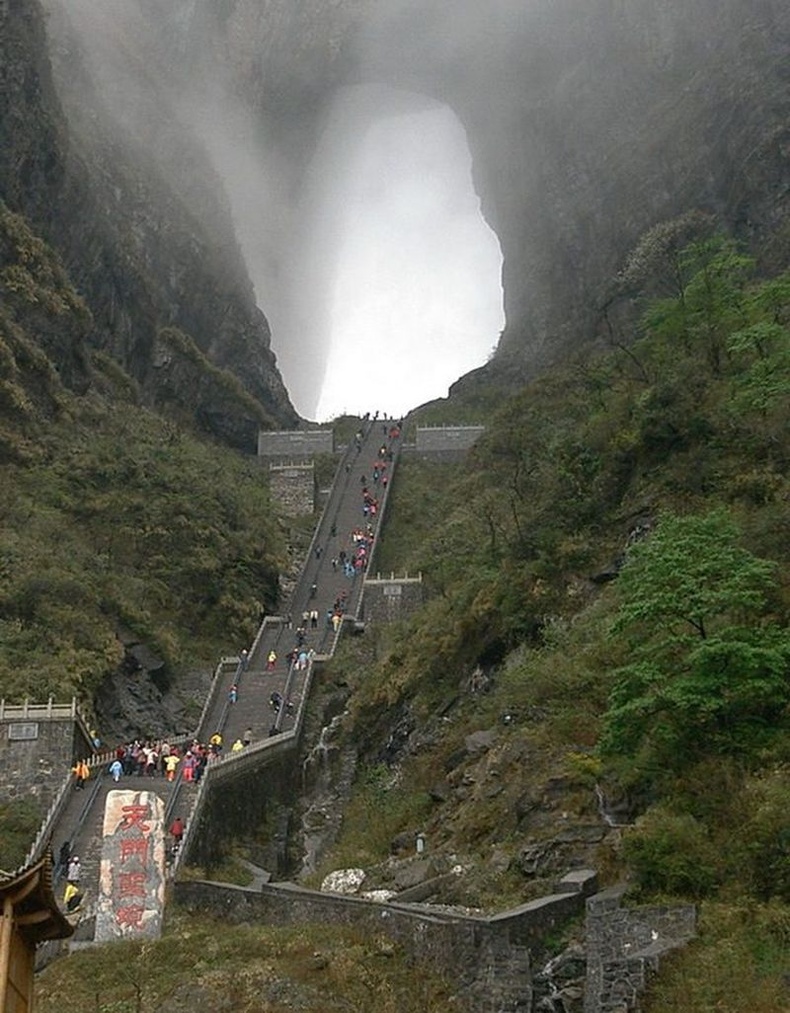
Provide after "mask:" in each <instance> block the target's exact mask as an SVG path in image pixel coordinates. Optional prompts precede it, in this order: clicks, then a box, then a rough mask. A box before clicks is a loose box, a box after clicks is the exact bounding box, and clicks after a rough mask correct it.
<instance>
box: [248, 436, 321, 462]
mask: <svg viewBox="0 0 790 1013" xmlns="http://www.w3.org/2000/svg"><path fill="white" fill-rule="evenodd" d="M334 452H335V433H334V430H333V429H305V430H302V429H295V430H286V431H281V432H263V431H262V432H260V433H259V434H258V456H259V457H266V458H278V457H279V458H283V457H290V458H295V457H315V456H316V455H317V454H334Z"/></svg>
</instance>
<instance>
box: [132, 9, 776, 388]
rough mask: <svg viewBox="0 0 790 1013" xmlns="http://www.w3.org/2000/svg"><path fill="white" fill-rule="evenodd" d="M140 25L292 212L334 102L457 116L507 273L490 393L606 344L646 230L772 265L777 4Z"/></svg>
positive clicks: (281, 12)
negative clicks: (691, 237)
mask: <svg viewBox="0 0 790 1013" xmlns="http://www.w3.org/2000/svg"><path fill="white" fill-rule="evenodd" d="M166 8H167V10H166ZM147 9H148V10H149V12H151V15H152V16H156V17H158V18H160V19H162V20H163V21H164V22H166V23H167V24H169V25H170V31H171V32H172V33H174V34H173V36H172V38H173V39H174V38H175V37H176V35H177V36H178V37H179V38H181V40H182V42H183V40H184V39H187V40H188V41H187V43H186V46H187V51H188V52H189V54H190V57H189V59H190V61H192V62H193V64H194V65H197V66H200V67H201V69H202V70H205V68H207V67H209V66H212V67H214V68H215V70H214V71H213V72H214V73H216V72H217V71H216V68H217V67H220V68H221V73H222V74H223V75H224V76H225V78H226V80H228V81H229V82H230V83H229V85H228V86H229V87H230V88H231V90H232V91H233V92H234V94H236V95H238V96H241V97H242V98H243V100H244V101H245V102H246V103H247V104H248V105H249V106H250V107H251V108H252V109H253V110H254V111H255V115H256V116H257V117H258V118H259V121H260V122H261V123H265V124H266V127H267V130H268V134H269V137H270V138H271V141H272V143H273V144H275V145H277V147H278V150H279V153H280V156H281V157H282V158H284V159H285V160H286V162H287V164H288V166H289V183H290V193H289V194H286V199H290V200H291V201H292V202H293V204H294V206H295V207H296V206H297V205H298V201H299V195H300V184H301V181H302V180H303V178H304V175H305V173H306V172H307V171H308V169H309V162H310V156H311V152H312V151H313V148H314V145H315V143H316V139H317V137H318V136H319V135H320V132H321V130H322V129H323V128H324V125H325V123H326V116H327V113H328V110H329V108H330V107H331V104H332V102H333V100H334V97H335V95H336V94H337V91H338V89H339V88H342V87H344V86H349V85H354V84H358V83H361V82H382V83H386V84H388V85H391V86H394V87H397V88H401V89H407V90H410V91H412V92H417V93H419V94H421V95H423V96H427V97H429V98H432V99H436V100H438V101H441V102H443V103H446V104H447V105H449V106H451V107H452V109H453V110H454V111H455V113H456V114H457V115H458V117H459V118H460V120H461V121H462V123H463V124H464V126H465V128H466V130H467V134H468V139H469V145H470V148H471V151H472V154H473V159H474V171H475V179H476V185H477V188H478V191H479V194H480V196H481V199H482V206H483V211H484V214H485V216H486V217H487V219H488V221H489V222H490V224H491V225H492V227H493V228H494V230H495V231H496V233H497V235H498V237H499V240H500V243H501V246H502V250H503V254H504V268H503V287H504V300H505V309H506V316H507V325H506V328H505V331H504V334H503V337H502V340H501V342H500V345H499V349H498V352H497V354H496V356H495V358H494V362H493V364H492V367H490V368H489V370H488V372H489V373H490V372H491V371H492V370H493V372H494V373H498V374H499V375H500V378H503V377H504V376H505V375H506V374H509V373H515V375H516V377H522V378H523V376H524V375H525V374H526V375H529V374H532V373H534V372H535V371H536V370H537V369H539V368H540V367H541V366H543V365H545V364H546V363H548V362H550V361H556V360H557V359H558V358H559V357H561V356H562V355H563V354H564V353H566V352H567V351H568V350H569V349H570V348H573V347H576V346H578V345H580V344H584V343H588V342H590V341H594V340H596V339H597V338H600V337H601V336H602V335H605V334H607V333H608V330H607V328H606V327H605V326H604V314H603V310H604V307H610V306H611V303H612V301H613V300H616V299H618V298H619V299H620V300H621V301H623V297H625V299H624V301H625V302H628V300H629V299H630V298H631V297H632V296H633V294H634V293H633V292H627V293H623V292H622V290H621V287H620V286H619V284H618V278H617V276H618V272H620V270H621V269H622V267H623V264H624V262H625V260H626V258H627V256H628V254H629V252H630V251H631V250H632V249H633V248H634V247H635V246H636V244H637V243H638V241H639V240H640V237H642V236H643V234H644V233H645V232H647V230H649V229H650V228H651V227H652V226H654V225H655V224H656V223H658V222H663V221H667V220H670V219H674V218H676V217H677V216H679V215H682V214H684V213H686V212H689V211H701V212H704V213H705V214H707V215H710V216H713V218H714V219H715V221H716V222H717V223H718V224H719V225H720V226H721V227H722V228H723V229H724V230H725V231H729V232H732V233H734V234H735V235H736V236H737V237H738V238H739V239H741V240H743V241H744V242H745V243H746V244H747V246H750V247H751V248H753V249H757V248H760V250H761V255H762V256H763V258H764V259H767V260H769V261H770V262H771V263H770V264H769V265H768V266H771V267H775V266H777V265H778V264H780V263H782V261H783V259H784V258H786V255H787V246H788V238H787V217H788V174H787V144H788V112H790V108H789V100H790V94H789V93H788V88H787V75H786V66H787V61H788V55H790V11H789V10H788V8H787V5H786V4H783V3H781V2H779V0H724V2H721V0H701V2H698V3H695V4H694V5H693V7H692V6H690V5H689V4H687V3H684V2H683V0H662V2H659V3H656V2H654V0H651V2H648V0H637V2H635V3H629V4H627V5H625V4H622V3H619V2H614V0H592V2H590V0H563V2H561V3H552V4H548V3H542V2H541V3H533V4H522V3H514V2H512V0H494V2H491V3H487V4H485V5H481V4H478V3H474V2H471V0H453V2H447V0H443V2H437V3H432V4H430V5H426V4H424V3H418V2H413V0H400V2H398V3H394V2H389V3H386V2H378V3H376V2H370V0H368V2H365V0H354V2H351V0H349V2H345V3H343V2H341V3H333V4H331V5H327V4H319V3H309V2H308V3H303V4H299V5H298V6H294V5H293V4H290V3H287V2H284V0H283V2H278V0H272V2H270V3H267V4H265V5H261V4H259V3H257V2H255V0H233V2H230V3H226V4H223V5H221V7H218V8H215V9H214V10H213V12H210V11H208V10H207V9H206V8H205V7H199V6H198V7H196V6H195V5H192V4H187V3H176V4H175V5H172V4H169V3H168V4H162V3H157V2H156V0H149V3H148V5H147ZM185 24H188V25H189V31H188V32H185V31H184V26H185ZM768 237H770V242H768Z"/></svg>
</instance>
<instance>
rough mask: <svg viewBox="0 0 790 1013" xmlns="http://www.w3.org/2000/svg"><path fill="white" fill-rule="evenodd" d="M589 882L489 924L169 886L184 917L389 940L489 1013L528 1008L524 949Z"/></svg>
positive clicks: (299, 890)
mask: <svg viewBox="0 0 790 1013" xmlns="http://www.w3.org/2000/svg"><path fill="white" fill-rule="evenodd" d="M595 880H596V877H595V873H594V872H592V871H591V870H584V871H583V872H581V871H580V872H576V873H573V874H571V876H570V877H566V878H565V879H563V880H561V881H560V882H559V883H558V885H557V886H558V890H559V891H561V892H558V893H556V894H552V895H551V896H549V897H543V898H541V899H540V900H536V901H532V902H530V903H528V904H522V905H520V906H519V907H516V908H513V909H512V910H510V911H506V912H503V913H502V914H498V915H495V916H493V917H484V916H480V917H478V916H473V915H466V914H463V913H461V912H455V911H448V910H446V909H441V908H430V907H420V906H418V905H410V904H403V903H398V902H397V901H396V900H395V901H388V902H385V903H382V902H379V901H374V900H368V899H365V898H362V897H354V896H344V895H339V894H332V893H321V892H319V891H316V890H308V889H305V888H303V887H300V886H296V885H295V884H292V883H278V884H270V883H269V884H264V885H263V886H262V887H261V888H260V889H259V890H255V891H253V890H248V889H245V888H243V887H237V886H230V885H226V884H220V883H210V882H199V881H184V882H177V883H175V884H174V899H175V901H176V902H177V903H178V904H180V905H181V906H182V907H184V908H186V909H187V910H189V911H198V910H199V911H210V912H212V913H213V914H215V915H216V916H218V917H221V918H222V919H223V920H225V921H230V922H234V923H241V922H260V923H262V924H266V925H280V926H283V925H294V924H305V923H318V924H327V923H330V924H333V925H339V926H346V927H352V928H354V929H355V930H357V931H359V932H362V933H364V934H365V935H367V936H368V937H370V938H373V939H376V938H381V939H383V940H384V939H385V940H389V941H391V942H394V943H396V944H397V945H399V946H401V947H403V948H404V950H405V951H406V952H407V953H408V955H409V956H410V957H411V958H412V959H414V960H419V961H424V962H425V963H426V964H428V965H429V966H430V967H432V968H433V969H435V970H436V971H438V972H439V973H442V974H445V975H447V976H449V977H451V978H453V980H455V981H457V982H458V985H459V991H460V992H461V993H462V994H463V996H464V998H465V1000H466V1001H467V1002H468V1003H469V1004H470V1005H469V1008H474V1010H475V1013H495V1011H504V1010H509V1009H513V1010H515V1009H530V1008H531V1002H532V974H531V969H530V966H529V957H528V952H527V949H526V947H528V946H529V945H531V944H533V943H534V942H536V941H537V940H539V939H541V938H543V937H545V936H546V935H548V934H549V933H552V932H554V931H555V929H556V928H557V927H558V926H559V925H561V924H562V923H564V922H565V921H567V920H568V919H569V918H571V917H573V916H574V915H577V914H579V913H581V912H582V911H583V909H584V902H585V897H586V895H587V894H588V893H589V892H590V891H591V890H592V889H594V886H595ZM492 964H495V965H496V968H497V974H496V980H492V976H491V968H492ZM505 996H508V997H509V1001H508V1002H505V1001H504V997H505Z"/></svg>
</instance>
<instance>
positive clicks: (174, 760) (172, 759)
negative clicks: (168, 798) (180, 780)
mask: <svg viewBox="0 0 790 1013" xmlns="http://www.w3.org/2000/svg"><path fill="white" fill-rule="evenodd" d="M180 762H181V757H180V756H176V754H175V753H170V754H169V755H168V756H166V757H165V771H166V774H165V777H166V778H167V780H168V781H175V779H176V767H177V766H178V765H179V763H180Z"/></svg>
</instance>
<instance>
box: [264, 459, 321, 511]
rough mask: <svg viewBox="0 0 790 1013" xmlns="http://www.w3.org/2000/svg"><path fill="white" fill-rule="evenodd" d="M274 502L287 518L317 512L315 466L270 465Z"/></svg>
mask: <svg viewBox="0 0 790 1013" xmlns="http://www.w3.org/2000/svg"><path fill="white" fill-rule="evenodd" d="M269 488H270V490H271V495H272V500H273V501H274V503H275V504H276V505H277V507H278V509H279V510H280V511H281V512H282V513H283V514H285V516H286V517H304V516H307V515H309V514H312V513H313V511H314V510H315V465H314V464H313V463H312V462H310V463H306V464H271V465H269Z"/></svg>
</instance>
